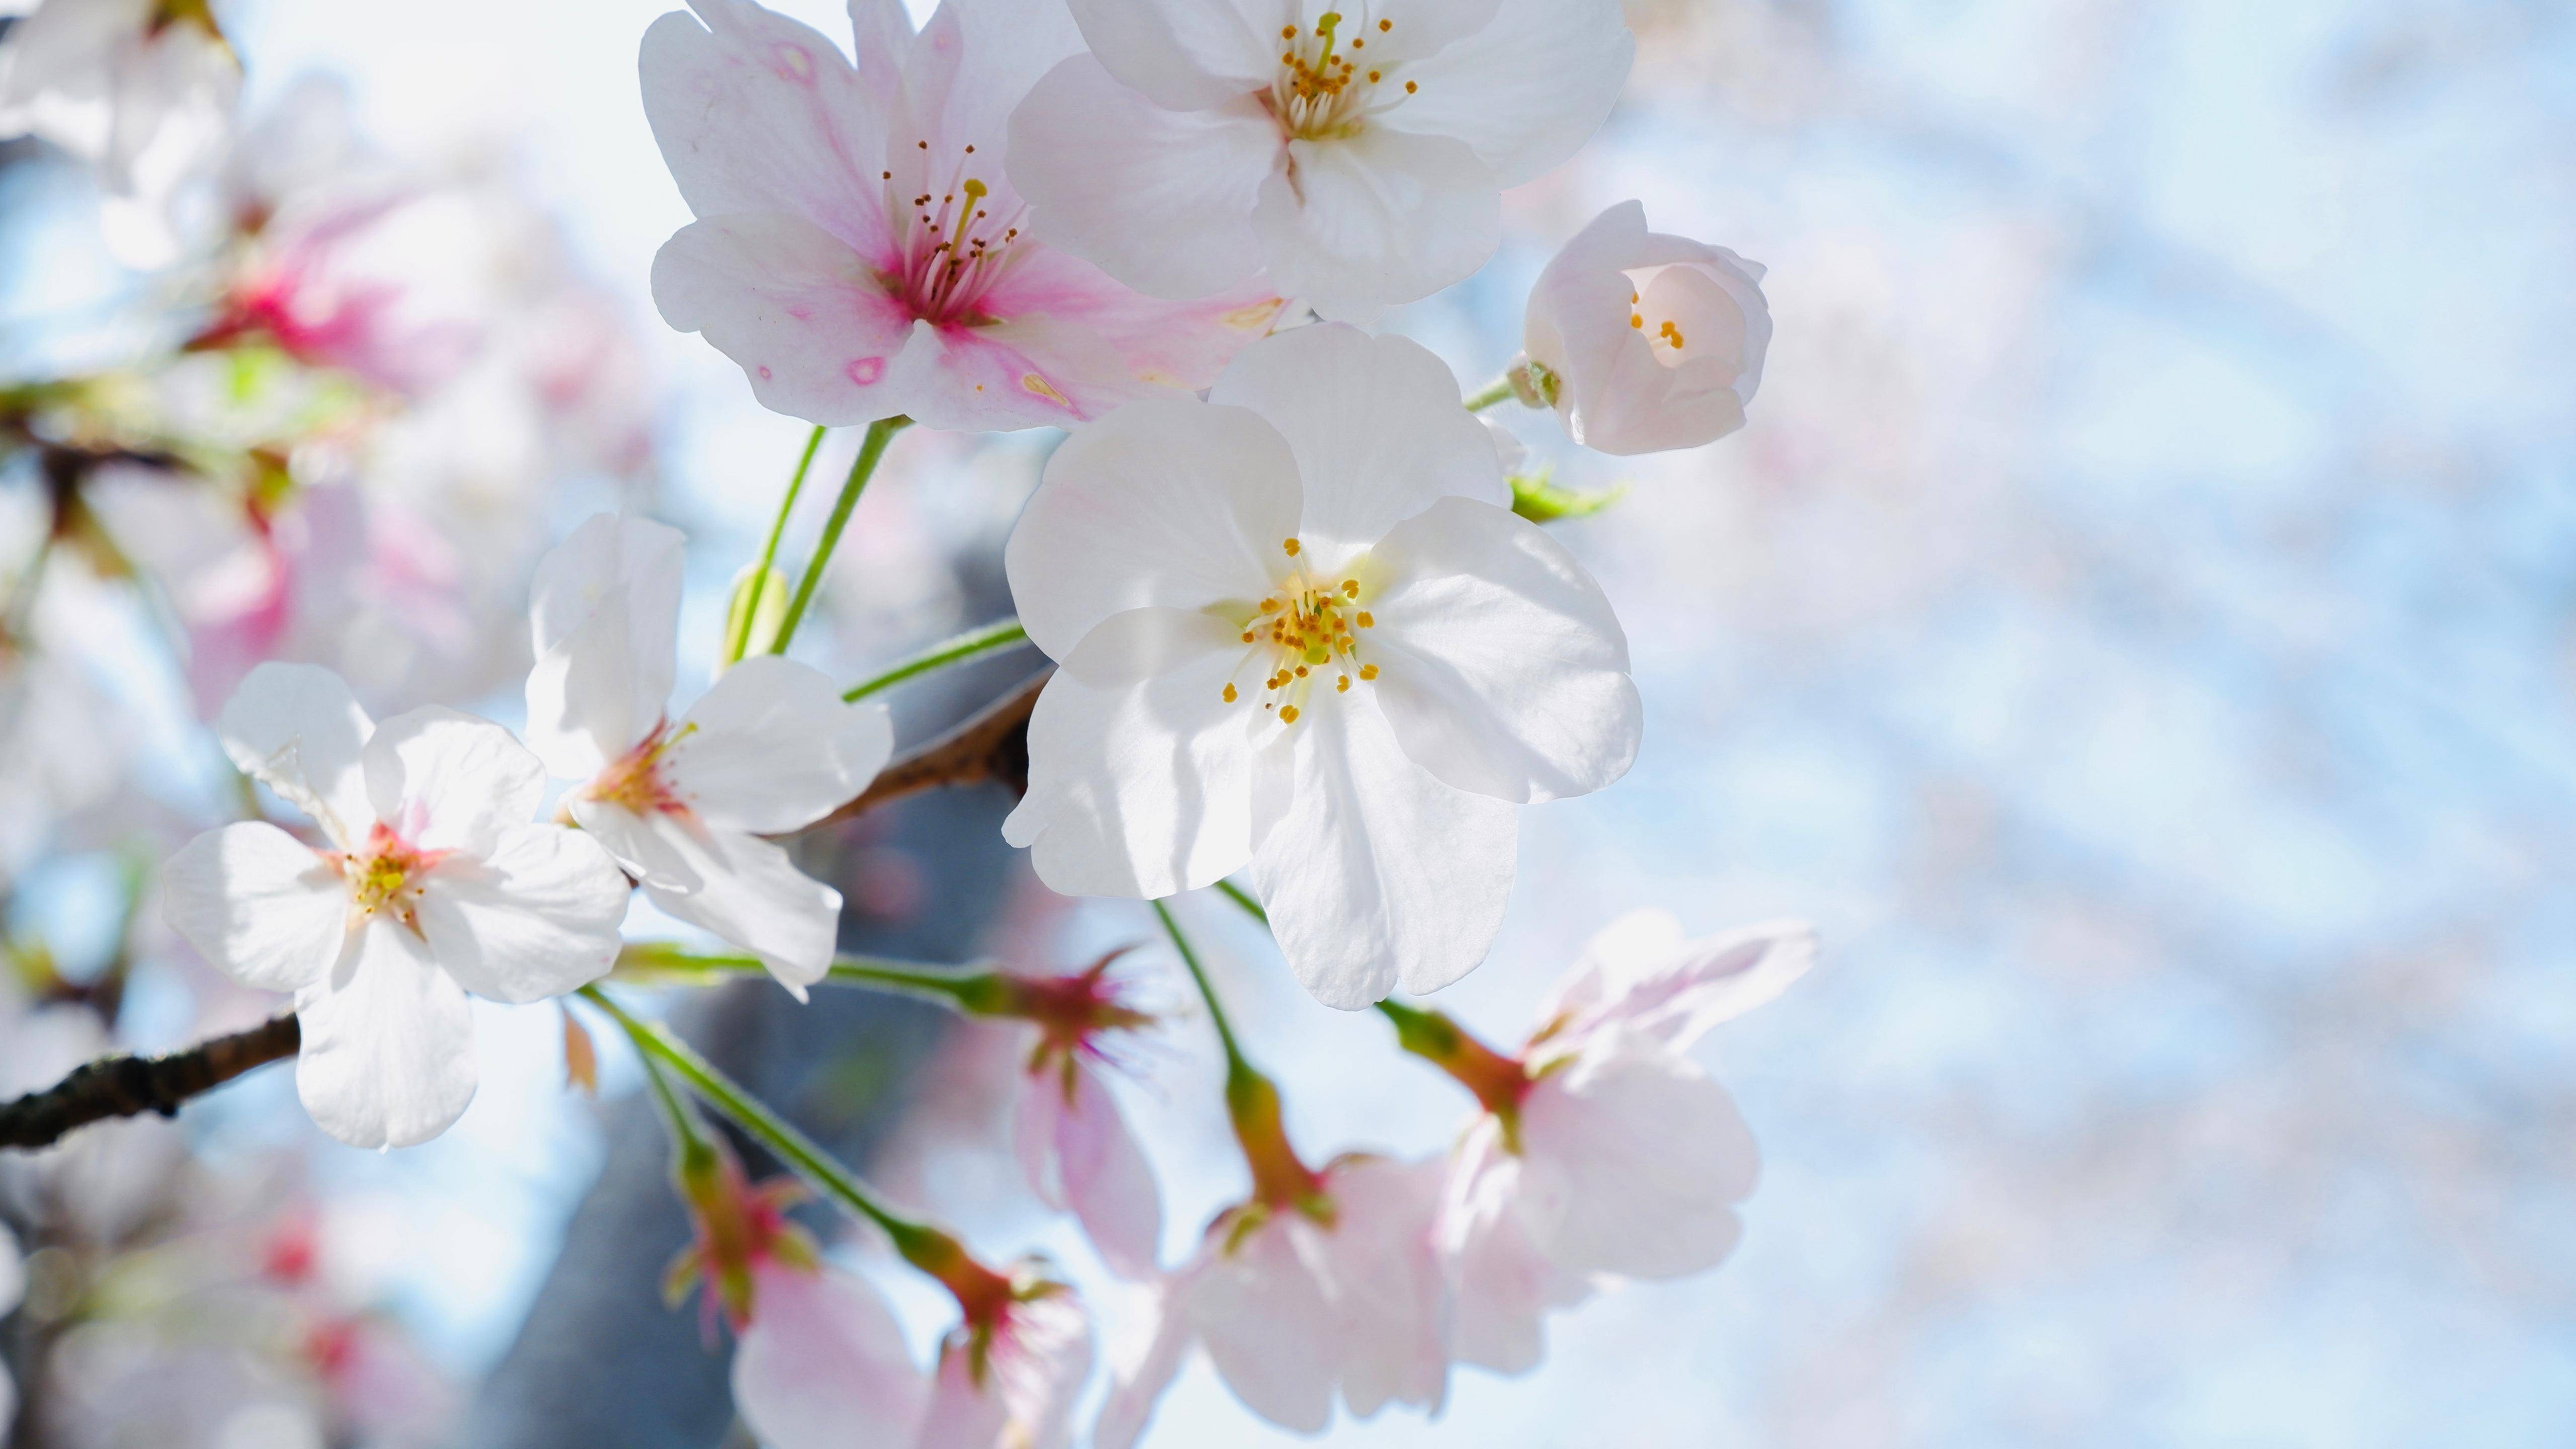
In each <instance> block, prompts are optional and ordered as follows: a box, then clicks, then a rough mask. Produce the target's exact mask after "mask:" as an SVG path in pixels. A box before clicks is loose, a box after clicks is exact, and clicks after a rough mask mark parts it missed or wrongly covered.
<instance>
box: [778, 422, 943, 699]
mask: <svg viewBox="0 0 2576 1449" xmlns="http://www.w3.org/2000/svg"><path fill="white" fill-rule="evenodd" d="M911 421H912V419H910V418H904V417H893V418H879V419H877V420H876V421H875V422H873V423H870V424H868V434H867V437H866V439H865V440H864V441H862V442H861V443H860V444H859V456H858V457H857V458H856V459H854V460H852V461H851V463H850V476H849V477H848V478H846V479H844V480H842V483H841V496H840V497H839V498H837V499H835V500H834V501H833V503H832V516H831V517H830V518H827V519H825V520H824V521H823V537H822V538H821V540H820V541H818V542H817V543H816V544H815V545H814V558H813V560H812V561H811V562H809V563H808V564H806V565H805V577H804V578H802V579H800V580H798V581H797V584H796V597H794V598H793V599H790V600H788V602H787V617H786V618H784V619H781V620H779V621H778V637H777V639H775V640H774V641H772V642H771V644H770V646H769V652H770V653H772V654H784V653H786V652H787V643H788V641H789V640H791V639H793V638H795V637H796V626H797V625H798V624H800V623H802V622H803V621H804V618H805V607H806V605H808V604H810V603H812V602H813V600H814V591H815V590H816V589H817V588H820V587H821V586H822V583H823V570H824V569H825V568H826V567H827V566H829V565H830V564H831V562H832V550H834V549H836V548H838V547H840V545H841V530H842V529H844V528H846V527H848V526H849V522H850V510H851V509H854V508H856V507H858V506H859V495H860V494H861V493H863V492H865V491H867V486H868V480H869V479H870V478H872V477H874V476H876V471H877V462H878V460H880V459H882V458H883V457H885V450H886V444H888V443H891V442H893V441H894V435H895V434H896V433H898V432H900V431H902V430H903V428H904V427H905V426H906V425H907V424H909V423H910V422H911Z"/></svg>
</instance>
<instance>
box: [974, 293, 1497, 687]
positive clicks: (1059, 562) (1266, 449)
mask: <svg viewBox="0 0 2576 1449" xmlns="http://www.w3.org/2000/svg"><path fill="white" fill-rule="evenodd" d="M1279 340H1280V339H1278V338H1272V339H1269V340H1267V341H1263V342H1257V343H1255V344H1253V345H1252V346H1251V347H1250V348H1247V349H1246V350H1245V351H1244V353H1243V355H1242V357H1241V358H1238V359H1237V360H1236V361H1235V363H1234V367H1237V368H1240V367H1242V366H1243V359H1244V358H1249V357H1252V356H1253V355H1255V354H1257V353H1259V352H1261V351H1262V350H1263V349H1264V348H1267V347H1271V346H1275V345H1276V344H1277V343H1278V342H1279ZM1227 375H1228V376H1231V375H1232V371H1231V369H1230V370H1229V372H1228V374H1227ZM1218 386H1219V387H1220V388H1222V387H1223V386H1224V384H1223V382H1222V381H1220V382H1219V384H1218ZM1452 407H1453V409H1454V408H1455V404H1454V401H1453V404H1452ZM1300 507H1301V496H1300V493H1299V489H1298V482H1297V460H1296V458H1295V457H1294V456H1293V455H1292V454H1291V453H1290V451H1289V445H1288V443H1287V442H1286V441H1285V440H1283V439H1282V438H1281V437H1280V435H1279V432H1278V430H1277V429H1275V428H1274V427H1272V426H1271V425H1270V424H1269V423H1267V422H1264V421H1263V420H1262V419H1261V418H1259V417H1257V416H1255V415H1254V414H1252V413H1250V412H1246V411H1244V410H1243V409H1241V408H1233V407H1211V406H1209V405H1207V404H1205V403H1200V402H1193V401H1188V400H1183V399H1174V400H1170V401H1164V400H1160V399H1155V400H1149V401H1145V402H1135V403H1129V404H1128V405H1127V406H1125V407H1123V408H1120V409H1118V410H1117V411H1116V412H1113V413H1111V414H1109V415H1108V416H1107V417H1105V418H1102V419H1100V420H1099V421H1098V422H1095V423H1092V424H1090V425H1088V426H1086V427H1083V428H1081V429H1079V430H1077V431H1076V432H1075V433H1074V434H1073V436H1072V437H1069V438H1067V439H1065V441H1064V445H1063V446H1062V447H1059V448H1057V449H1056V450H1055V455H1054V456H1053V457H1051V458H1049V459H1047V465H1046V473H1045V476H1044V477H1043V478H1042V479H1041V481H1040V482H1039V484H1038V489H1037V492H1036V493H1035V494H1034V495H1033V496H1032V497H1031V498H1030V499H1029V504H1028V508H1027V510H1026V511H1024V512H1023V513H1022V514H1021V515H1020V521H1019V524H1018V526H1016V527H1015V528H1013V529H1012V530H1011V541H1010V543H1009V545H1008V546H1007V547H1006V548H1005V549H1004V551H1003V554H1002V562H1003V567H1004V570H1005V571H1006V572H1007V573H1008V575H1009V577H1010V581H1011V597H1012V599H1013V600H1014V601H1015V602H1016V603H1017V604H1018V606H1019V611H1020V622H1021V624H1022V625H1023V626H1025V627H1026V628H1027V629H1028V631H1029V638H1030V639H1031V640H1033V641H1034V642H1035V643H1036V644H1037V646H1038V647H1039V648H1040V649H1043V650H1045V651H1046V652H1047V654H1048V655H1049V656H1050V657H1052V658H1055V659H1057V660H1062V659H1065V658H1066V657H1068V656H1069V655H1071V654H1072V652H1073V647H1074V646H1075V645H1076V644H1079V643H1081V642H1082V638H1083V636H1084V635H1086V634H1088V633H1090V632H1091V630H1092V629H1093V627H1095V626H1096V625H1098V624H1099V623H1100V622H1101V621H1102V620H1104V619H1106V618H1108V617H1109V616H1110V615H1112V614H1117V613H1122V612H1124V611H1126V610H1129V609H1136V608H1143V607H1146V606H1148V605H1163V606H1167V607H1170V608H1175V609H1200V608H1205V607H1206V606H1208V605H1210V604H1213V603H1217V602H1220V601H1234V602H1237V603H1239V604H1240V605H1241V606H1242V608H1243V609H1244V610H1245V611H1246V612H1247V613H1248V612H1249V611H1250V609H1251V607H1252V606H1253V605H1254V604H1256V603H1258V602H1259V601H1260V600H1261V598H1262V597H1263V596H1264V595H1265V594H1267V593H1268V592H1269V591H1270V586H1271V580H1272V579H1273V577H1275V575H1276V572H1277V571H1278V569H1279V567H1280V566H1281V565H1283V564H1285V562H1286V561H1287V556H1286V554H1285V553H1283V552H1282V545H1283V544H1284V543H1285V542H1286V541H1287V539H1288V538H1289V537H1291V536H1292V535H1294V534H1295V533H1296V531H1297V519H1298V513H1299V509H1300Z"/></svg>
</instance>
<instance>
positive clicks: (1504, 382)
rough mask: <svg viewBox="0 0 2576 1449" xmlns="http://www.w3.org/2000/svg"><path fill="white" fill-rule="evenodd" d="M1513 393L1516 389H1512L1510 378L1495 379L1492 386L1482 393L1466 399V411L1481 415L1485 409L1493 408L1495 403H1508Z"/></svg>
mask: <svg viewBox="0 0 2576 1449" xmlns="http://www.w3.org/2000/svg"><path fill="white" fill-rule="evenodd" d="M1515 391H1516V389H1514V388H1513V386H1512V380H1511V379H1510V378H1508V377H1498V378H1495V379H1494V381H1493V385H1492V386H1490V387H1487V388H1486V389H1485V390H1484V391H1482V392H1480V393H1476V394H1474V395H1472V396H1470V397H1469V398H1467V399H1466V403H1467V411H1469V412H1471V413H1481V412H1483V411H1484V410H1485V409H1487V408H1489V407H1492V406H1494V405H1495V404H1496V403H1500V402H1508V401H1509V400H1510V399H1511V397H1512V395H1513V393H1514V392H1515Z"/></svg>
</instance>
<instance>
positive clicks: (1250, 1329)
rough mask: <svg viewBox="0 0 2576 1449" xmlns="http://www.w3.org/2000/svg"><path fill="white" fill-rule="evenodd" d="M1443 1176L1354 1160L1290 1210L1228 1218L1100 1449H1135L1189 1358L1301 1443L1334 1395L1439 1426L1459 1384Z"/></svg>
mask: <svg viewBox="0 0 2576 1449" xmlns="http://www.w3.org/2000/svg"><path fill="white" fill-rule="evenodd" d="M1442 1175H1443V1165H1442V1163H1441V1162H1440V1161H1439V1160H1438V1159H1432V1160H1428V1161H1423V1162H1398V1161H1394V1160H1392V1159H1388V1158H1382V1157H1370V1156H1363V1155H1356V1154H1355V1155H1351V1156H1346V1157H1343V1158H1340V1159H1338V1160H1337V1161H1335V1162H1333V1163H1332V1164H1331V1165H1329V1166H1327V1167H1326V1168H1325V1169H1324V1170H1323V1171H1322V1172H1321V1173H1318V1174H1313V1175H1312V1176H1311V1178H1310V1182H1311V1187H1310V1188H1309V1189H1308V1190H1307V1191H1305V1192H1302V1193H1299V1194H1297V1195H1296V1196H1295V1198H1294V1199H1293V1200H1278V1201H1263V1200H1261V1199H1259V1198H1256V1200H1255V1201H1253V1202H1250V1203H1247V1204H1244V1205H1243V1206H1240V1207H1237V1208H1234V1209H1231V1210H1229V1211H1227V1212H1225V1213H1223V1214H1220V1215H1219V1216H1218V1217H1217V1219H1216V1220H1215V1221H1214V1222H1212V1223H1210V1224H1209V1225H1208V1231H1207V1236H1206V1238H1205V1239H1204V1240H1203V1241H1202V1243H1201V1244H1200V1247H1199V1251H1198V1254H1197V1256H1196V1257H1194V1258H1193V1259H1192V1260H1191V1261H1190V1262H1189V1263H1188V1264H1186V1265H1184V1266H1183V1267H1182V1268H1180V1269H1179V1270H1178V1271H1176V1272H1174V1273H1173V1274H1171V1275H1170V1276H1169V1277H1168V1278H1166V1279H1165V1280H1164V1281H1163V1283H1162V1285H1161V1287H1160V1290H1159V1296H1158V1300H1157V1303H1156V1307H1155V1315H1156V1316H1155V1326H1154V1330H1153V1333H1152V1336H1151V1338H1150V1339H1149V1340H1148V1341H1147V1342H1146V1344H1145V1346H1144V1349H1143V1351H1142V1352H1141V1353H1140V1354H1139V1355H1138V1356H1137V1358H1136V1359H1135V1360H1134V1361H1133V1362H1131V1363H1128V1364H1125V1365H1123V1366H1121V1367H1120V1368H1119V1370H1118V1372H1117V1374H1116V1378H1115V1382H1114V1385H1113V1387H1112V1388H1111V1390H1110V1395H1109V1399H1108V1402H1107V1403H1106V1404H1105V1405H1103V1406H1102V1409H1101V1416H1100V1422H1099V1424H1098V1426H1097V1428H1096V1429H1095V1431H1094V1437H1093V1443H1094V1445H1095V1446H1096V1449H1126V1446H1127V1445H1130V1444H1133V1443H1134V1442H1135V1441H1136V1439H1137V1437H1138V1436H1139V1435H1141V1434H1142V1433H1143V1432H1144V1430H1145V1425H1146V1422H1147V1421H1148V1420H1149V1419H1150V1418H1151V1417H1152V1415H1153V1410H1154V1404H1155V1402H1156V1401H1157V1400H1158V1399H1160V1398H1161V1397H1162V1394H1163V1391H1164V1390H1165V1389H1167V1388H1169V1387H1170V1385H1171V1382H1172V1379H1173V1378H1174V1377H1175V1376H1176V1375H1177V1374H1178V1373H1179V1372H1180V1369H1181V1366H1182V1364H1183V1363H1184V1362H1185V1361H1186V1360H1187V1359H1188V1356H1189V1353H1190V1350H1191V1349H1192V1348H1193V1347H1203V1348H1205V1349H1206V1350H1207V1354H1208V1358H1209V1360H1210V1361H1211V1362H1213V1363H1214V1364H1215V1365H1216V1370H1217V1374H1218V1376H1219V1377H1221V1378H1223V1379H1224V1380H1225V1383H1226V1387H1228V1388H1230V1389H1232V1390H1234V1393H1235V1396H1236V1397H1237V1398H1240V1399H1241V1400H1243V1402H1244V1404H1245V1406H1246V1407H1248V1408H1250V1409H1251V1410H1252V1411H1253V1412H1254V1413H1256V1414H1259V1415H1260V1416H1261V1417H1263V1418H1265V1419H1268V1420H1270V1421H1271V1422H1272V1423H1274V1424H1279V1425H1283V1426H1285V1427H1287V1428H1290V1429H1295V1430H1298V1431H1300V1432H1303V1433H1308V1434H1313V1433H1319V1432H1321V1431H1322V1430H1323V1429H1324V1428H1325V1427H1326V1426H1327V1425H1328V1424H1330V1423H1331V1422H1332V1416H1333V1397H1334V1394H1335V1393H1336V1391H1338V1392H1339V1393H1340V1395H1341V1399H1342V1403H1343V1405H1344V1406H1345V1407H1346V1408H1348V1409H1349V1411H1350V1412H1351V1413H1352V1414H1354V1415H1356V1416H1358V1417H1361V1418H1366V1417H1368V1416H1369V1415H1371V1414H1374V1413H1376V1412H1377V1411H1378V1410H1379V1409H1381V1408H1383V1407H1385V1406H1386V1405H1387V1404H1390V1403H1401V1404H1412V1405H1418V1406H1422V1407H1425V1408H1429V1409H1431V1410H1433V1411H1435V1412H1436V1411H1437V1410H1438V1408H1439V1406H1440V1404H1441V1402H1442V1401H1443V1400H1444V1399H1445V1398H1446V1397H1447V1394H1448V1384H1449V1354H1448V1335H1449V1299H1448V1292H1447V1288H1446V1285H1445V1281H1444V1275H1443V1271H1442V1268H1441V1265H1440V1261H1439V1258H1438V1255H1437V1252H1436V1250H1435V1245H1434V1242H1433V1237H1432V1233H1433V1227H1434V1221H1435V1218H1436V1215H1437V1211H1438V1207H1439V1201H1440V1185H1441V1180H1442ZM1273 1196H1274V1197H1275V1196H1276V1195H1275V1194H1274V1195H1273Z"/></svg>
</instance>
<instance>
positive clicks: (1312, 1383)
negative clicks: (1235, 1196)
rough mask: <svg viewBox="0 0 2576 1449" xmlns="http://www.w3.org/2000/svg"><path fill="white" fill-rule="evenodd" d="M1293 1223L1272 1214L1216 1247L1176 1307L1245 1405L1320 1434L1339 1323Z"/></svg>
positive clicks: (1326, 1419)
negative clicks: (1229, 1245) (1228, 1246)
mask: <svg viewBox="0 0 2576 1449" xmlns="http://www.w3.org/2000/svg"><path fill="white" fill-rule="evenodd" d="M1296 1231H1297V1229H1296V1228H1295V1227H1294V1226H1293V1225H1292V1224H1291V1223H1290V1222H1289V1221H1288V1220H1287V1219H1286V1218H1284V1217H1274V1218H1272V1219H1271V1221H1270V1222H1268V1223H1266V1224H1264V1225H1263V1226H1262V1227H1260V1228H1258V1229H1256V1230H1255V1231H1253V1232H1251V1233H1249V1234H1247V1235H1245V1237H1244V1239H1243V1241H1242V1242H1240V1243H1237V1244H1235V1245H1234V1249H1233V1251H1231V1252H1224V1251H1218V1252H1216V1254H1215V1255H1214V1256H1213V1257H1212V1258H1211V1259H1210V1260H1209V1261H1208V1263H1207V1264H1206V1265H1205V1266H1204V1267H1203V1268H1201V1269H1200V1270H1199V1272H1198V1273H1197V1274H1196V1275H1195V1276H1194V1277H1192V1278H1191V1279H1190V1281H1189V1283H1188V1285H1187V1286H1186V1287H1185V1288H1184V1289H1183V1290H1182V1292H1183V1308H1182V1311H1183V1312H1185V1313H1187V1314H1188V1315H1189V1319H1190V1324H1191V1327H1192V1328H1193V1329H1195V1330H1196V1331H1197V1334H1198V1337H1199V1341H1200V1342H1201V1343H1204V1344H1205V1345H1207V1351H1208V1358H1209V1359H1210V1360H1211V1361H1213V1362H1214V1363H1215V1364H1216V1371H1217V1375H1218V1377H1220V1378H1223V1379H1224V1380H1225V1386H1226V1387H1227V1388H1230V1389H1232V1390H1234V1394H1235V1397H1236V1398H1239V1399H1241V1400H1243V1403H1244V1407H1246V1408H1248V1409H1250V1410H1252V1412H1254V1413H1256V1414H1259V1415H1260V1416H1261V1417H1263V1418H1265V1419H1268V1420H1269V1421H1270V1422H1272V1423H1274V1424H1277V1425H1280V1426H1281V1427H1283V1428H1289V1429H1294V1430H1297V1431H1298V1432H1299V1433H1303V1434H1319V1433H1321V1432H1323V1430H1324V1427H1325V1426H1326V1425H1327V1424H1330V1423H1331V1422H1332V1419H1333V1380H1334V1371H1335V1368H1336V1366H1337V1359H1338V1357H1339V1354H1338V1345H1337V1344H1336V1342H1335V1339H1336V1338H1337V1337H1338V1335H1339V1334H1340V1332H1341V1324H1340V1322H1339V1320H1338V1319H1337V1318H1336V1317H1335V1315H1334V1313H1333V1306H1332V1304H1331V1303H1330V1302H1329V1301H1328V1300H1327V1299H1326V1298H1325V1296H1324V1285H1323V1284H1322V1283H1320V1282H1318V1281H1317V1279H1316V1276H1315V1273H1314V1271H1313V1269H1311V1268H1310V1267H1309V1266H1308V1264H1307V1260H1306V1258H1305V1256H1304V1255H1303V1254H1301V1253H1300V1252H1299V1251H1298V1244H1297V1241H1296V1236H1295V1234H1296Z"/></svg>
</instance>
